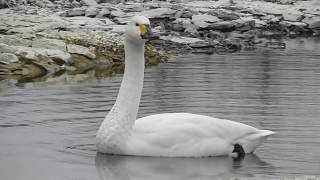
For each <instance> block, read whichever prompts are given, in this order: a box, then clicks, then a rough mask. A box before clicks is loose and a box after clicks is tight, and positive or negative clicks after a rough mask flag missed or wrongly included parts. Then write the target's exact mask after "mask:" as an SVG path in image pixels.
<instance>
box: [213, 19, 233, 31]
mask: <svg viewBox="0 0 320 180" xmlns="http://www.w3.org/2000/svg"><path fill="white" fill-rule="evenodd" d="M235 26H236V23H235V22H232V21H222V22H216V23H213V24H210V25H209V26H208V29H211V30H220V31H233V30H234V29H235Z"/></svg>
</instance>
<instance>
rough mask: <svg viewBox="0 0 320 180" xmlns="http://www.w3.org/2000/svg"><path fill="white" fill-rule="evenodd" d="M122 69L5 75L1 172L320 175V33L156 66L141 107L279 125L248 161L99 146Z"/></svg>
mask: <svg viewBox="0 0 320 180" xmlns="http://www.w3.org/2000/svg"><path fill="white" fill-rule="evenodd" d="M120 81H121V77H115V78H109V79H104V80H95V79H94V78H92V75H82V76H80V77H79V76H77V77H60V78H59V79H58V80H55V79H52V80H51V81H49V82H45V83H34V84H31V83H29V84H18V86H12V83H10V82H2V83H1V85H0V89H1V93H0V179H1V180H2V179H3V180H21V179H22V180H42V179H46V180H51V179H52V180H57V179H59V180H86V179H90V180H96V179H97V180H98V179H103V180H107V179H108V180H124V179H126V180H127V179H131V180H133V179H139V180H141V179H145V180H165V179H170V180H178V179H179V180H180V179H181V180H187V179H190V180H191V179H192V180H193V179H197V180H203V179H229V178H234V177H240V178H241V179H247V178H248V179H262V178H271V179H274V178H280V177H294V176H303V175H320V155H319V152H320V133H319V132H320V40H315V39H308V40H306V39H300V40H292V41H289V42H288V43H287V49H286V50H274V49H264V50H257V51H250V52H241V53H236V54H232V55H188V56H182V57H179V58H174V59H172V60H170V61H169V62H168V63H166V64H162V65H160V66H159V67H155V68H151V69H147V71H146V79H145V86H144V92H143V99H142V102H141V108H140V112H139V116H140V117H141V116H145V115H149V114H153V113H161V112H191V113H199V114H205V115H211V116H215V117H219V118H226V119H232V120H235V121H238V122H242V123H246V124H249V125H252V126H255V127H258V128H263V129H270V130H273V131H276V132H278V134H277V135H275V136H273V137H271V138H269V139H268V141H267V142H265V143H264V144H263V145H262V146H261V147H260V148H259V149H257V151H256V152H255V155H249V156H247V157H246V158H245V159H244V161H242V162H234V161H232V159H231V158H229V157H216V158H203V159H196V158H142V157H125V156H123V157H121V156H106V155H101V154H98V155H96V151H95V145H94V142H95V139H94V137H95V133H96V131H97V128H98V127H99V125H100V123H101V121H102V120H103V118H104V116H105V115H106V113H107V111H108V110H109V109H110V108H111V106H112V104H113V103H114V100H115V98H116V95H117V90H118V88H119V83H120Z"/></svg>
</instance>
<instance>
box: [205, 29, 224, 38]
mask: <svg viewBox="0 0 320 180" xmlns="http://www.w3.org/2000/svg"><path fill="white" fill-rule="evenodd" d="M209 37H210V38H211V39H216V40H218V41H221V40H223V39H225V34H224V33H222V32H219V31H212V30H210V31H209Z"/></svg>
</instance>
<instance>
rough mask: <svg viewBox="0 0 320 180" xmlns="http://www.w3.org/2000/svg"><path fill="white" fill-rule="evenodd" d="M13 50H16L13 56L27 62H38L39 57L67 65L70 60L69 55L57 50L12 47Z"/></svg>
mask: <svg viewBox="0 0 320 180" xmlns="http://www.w3.org/2000/svg"><path fill="white" fill-rule="evenodd" d="M13 48H15V49H16V51H15V53H14V54H15V55H17V56H19V57H22V58H25V59H29V60H39V58H40V57H46V58H50V59H52V60H53V61H55V62H57V64H59V65H62V64H66V63H68V62H69V60H70V58H71V56H70V54H69V53H67V52H65V51H61V50H59V49H44V48H32V47H25V46H13Z"/></svg>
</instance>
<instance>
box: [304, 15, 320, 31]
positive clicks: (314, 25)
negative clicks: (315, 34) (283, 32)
mask: <svg viewBox="0 0 320 180" xmlns="http://www.w3.org/2000/svg"><path fill="white" fill-rule="evenodd" d="M307 23H308V24H309V28H310V29H320V17H319V16H318V17H314V18H312V19H311V20H310V21H308V22H307Z"/></svg>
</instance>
